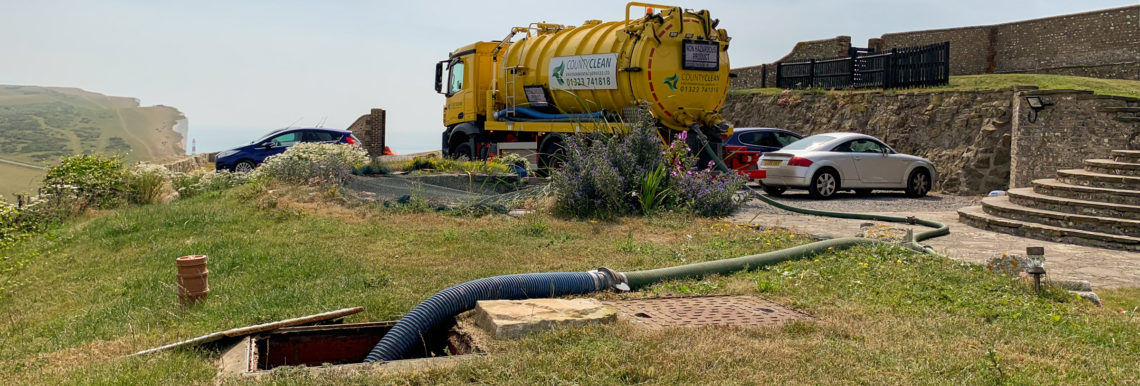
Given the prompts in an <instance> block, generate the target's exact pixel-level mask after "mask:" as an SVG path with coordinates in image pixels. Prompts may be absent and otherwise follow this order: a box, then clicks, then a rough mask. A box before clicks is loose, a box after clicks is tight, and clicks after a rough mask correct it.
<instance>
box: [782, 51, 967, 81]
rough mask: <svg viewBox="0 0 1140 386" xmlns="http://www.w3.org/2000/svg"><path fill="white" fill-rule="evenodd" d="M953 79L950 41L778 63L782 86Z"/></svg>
mask: <svg viewBox="0 0 1140 386" xmlns="http://www.w3.org/2000/svg"><path fill="white" fill-rule="evenodd" d="M949 81H950V42H943V43H937V44H931V45H928V46H922V47H907V48H895V49H891V50H890V51H888V52H878V53H876V52H873V51H870V50H866V49H852V50H850V56H848V57H845V58H833V59H811V60H808V61H801V62H790V63H777V66H776V87H779V88H801V89H802V88H822V89H843V88H906V87H925V86H939V85H944V84H947V83H949Z"/></svg>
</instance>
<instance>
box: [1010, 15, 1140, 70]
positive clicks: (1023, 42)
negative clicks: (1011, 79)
mask: <svg viewBox="0 0 1140 386" xmlns="http://www.w3.org/2000/svg"><path fill="white" fill-rule="evenodd" d="M1138 23H1140V5H1136V6H1131V7H1123V8H1115V9H1108V10H1103V11H1095V12H1086V13H1078V14H1072V15H1062V16H1056V17H1050V18H1044V19H1035V20H1028V21H1022V22H1016V23H1006V24H998V25H995V26H993V28H994V39H993V50H994V62H995V66H996V68H995V72H1037V71H1041V70H1047V69H1053V68H1061V67H1077V66H1102V65H1108V64H1127V63H1131V64H1132V65H1134V66H1140V25H1138ZM1132 79H1140V78H1132Z"/></svg>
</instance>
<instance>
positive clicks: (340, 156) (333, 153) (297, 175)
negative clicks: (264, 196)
mask: <svg viewBox="0 0 1140 386" xmlns="http://www.w3.org/2000/svg"><path fill="white" fill-rule="evenodd" d="M366 163H368V153H367V152H365V151H364V149H361V148H359V147H356V146H349V145H342V144H334V143H310V142H302V143H298V144H296V145H293V146H291V147H289V150H286V151H285V152H284V153H281V154H278V155H275V156H272V157H269V158H267V159H266V160H265V162H264V163H262V164H261V166H260V167H258V168H257V169H256V170H254V176H255V177H258V176H264V177H268V178H272V179H276V180H278V181H281V182H286V183H295V184H309V185H324V184H341V183H344V182H345V181H346V180H348V179H349V178H351V176H352V171H353V170H355V169H356V168H358V167H361V166H364V164H366Z"/></svg>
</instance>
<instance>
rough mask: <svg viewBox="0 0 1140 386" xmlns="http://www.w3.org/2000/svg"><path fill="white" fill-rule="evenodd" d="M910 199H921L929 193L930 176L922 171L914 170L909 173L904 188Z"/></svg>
mask: <svg viewBox="0 0 1140 386" xmlns="http://www.w3.org/2000/svg"><path fill="white" fill-rule="evenodd" d="M906 190H907V193H909V194H910V196H911V197H923V196H925V195H926V193H929V192H930V175H929V174H927V173H926V171H924V170H915V171H913V172H911V173H910V178H909V179H908V182H907V186H906Z"/></svg>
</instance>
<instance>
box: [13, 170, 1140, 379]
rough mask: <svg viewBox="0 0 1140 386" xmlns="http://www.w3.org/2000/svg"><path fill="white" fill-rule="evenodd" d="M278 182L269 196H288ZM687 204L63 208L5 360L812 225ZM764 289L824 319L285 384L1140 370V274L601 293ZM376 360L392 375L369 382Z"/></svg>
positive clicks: (116, 366) (496, 351)
mask: <svg viewBox="0 0 1140 386" xmlns="http://www.w3.org/2000/svg"><path fill="white" fill-rule="evenodd" d="M270 192H272V193H270ZM808 241H809V240H805V238H804V237H802V236H798V235H794V234H789V233H785V232H781V231H770V230H769V231H757V230H754V229H751V228H746V227H740V226H733V225H730V224H726V223H724V222H723V221H720V220H715V219H696V218H691V217H687V216H682V215H670V214H666V215H659V216H655V217H649V218H634V219H621V220H619V221H617V222H593V221H578V220H563V219H557V218H552V217H549V216H547V215H541V214H540V215H531V216H527V217H523V218H519V219H516V218H511V217H507V216H491V217H483V218H467V217H451V216H446V215H441V214H436V213H401V212H398V211H394V210H390V209H383V208H380V207H373V206H359V205H355V204H351V203H345V202H344V201H343V199H340V198H339V197H338V196H337V195H336V194H330V193H328V192H322V191H310V190H300V189H289V188H286V189H275V190H272V191H264V190H261V189H258V188H256V187H254V186H249V185H247V186H243V187H239V188H236V189H232V190H229V191H225V192H221V193H217V192H215V193H210V194H206V195H203V196H199V197H195V198H192V199H188V200H182V201H176V202H174V203H172V204H169V205H152V206H144V207H132V208H127V209H122V210H119V211H116V212H105V213H99V214H96V215H93V216H90V217H86V218H82V219H77V220H75V221H73V222H70V223H67V224H64V225H63V226H61V227H58V228H56V229H54V230H52V231H50V232H47V233H45V234H42V235H38V236H36V237H34V238H32V239H28V240H25V241H22V242H20V243H18V244H16V245H15V246H14V247H12V248H11V249H9V250H7V251H2V252H0V256H2V257H3V259H2V260H0V315H2V316H0V341H3V342H4V344H3V345H0V379H5V380H7V381H9V383H20V384H23V383H51V384H55V383H163V384H187V383H213V382H214V381H215V379H214V376H215V373H216V371H217V370H216V362H215V361H216V360H217V359H218V357H219V354H218V353H216V352H208V351H197V350H186V351H177V352H169V353H161V354H156V355H152V356H149V357H145V358H121V356H122V355H124V354H129V353H132V352H135V351H138V350H141V349H145V348H150V347H153V346H158V345H161V344H166V343H171V342H174V341H178V340H182V339H186V338H190V337H194V336H197V335H202V334H205V333H208V332H213V331H218V330H224V329H229V328H233V327H240V326H245V325H250V324H255V323H261V322H266V321H272V320H278V319H284V318H289V317H295V316H300V315H305V314H312V313H317V312H323V311H330V310H334V309H339V308H345V307H351V306H364V307H365V309H366V311H365V312H364V313H362V314H358V315H355V316H352V317H350V318H349V322H364V321H382V320H394V319H397V318H399V317H400V316H401V315H402V314H403V313H405V312H407V311H408V310H410V309H411V307H413V306H414V305H415V304H417V303H418V302H419V301H421V300H423V299H425V298H427V297H428V296H430V295H431V294H433V293H435V292H436V291H438V290H440V289H443V288H445V287H448V286H450V285H453V284H456V283H460V282H463V281H467V280H472V279H477V278H481V277H486V276H491V275H499V274H508V273H524V272H548V271H584V270H589V269H592V268H595V267H598V266H603V265H604V266H607V267H611V268H614V269H617V270H619V271H630V270H638V269H646V268H656V267H664V266H673V265H679V264H686V263H693V262H699V261H706V260H712V259H722V258H728V257H735V256H739V255H744V254H751V253H757V252H762V251H769V250H775V249H781V248H786V247H789V246H793V245H797V244H801V243H805V242H808ZM187 254H207V255H209V256H210V262H209V269H210V288H211V293H210V298H209V300H208V301H207V302H205V303H204V304H201V305H198V306H195V307H192V308H190V309H188V310H182V309H180V307H179V306H178V304H177V300H176V296H175V284H174V281H175V280H174V277H175V271H174V262H173V259H174V258H175V257H177V256H181V255H187ZM697 294H754V295H759V296H763V297H765V298H768V299H771V300H774V301H777V302H779V303H782V304H784V305H787V306H791V307H795V308H798V309H801V310H803V311H806V312H808V313H810V314H812V315H814V316H815V317H816V318H817V319H816V320H814V321H809V322H798V323H793V324H789V325H786V326H784V327H780V328H770V329H730V328H710V329H673V330H666V331H645V330H641V329H637V328H634V327H632V326H629V325H624V324H620V323H619V324H614V325H608V326H599V327H591V328H580V329H562V330H556V331H550V332H545V333H539V334H535V335H531V336H529V337H527V338H524V339H521V340H517V341H503V342H491V343H490V344H488V345H487V347H485V349H487V351H488V352H489V353H490V354H491V355H489V356H488V357H486V358H483V359H480V360H475V361H471V362H466V363H465V364H462V365H460V366H458V367H455V368H451V369H436V370H428V371H426V372H419V373H405V374H396V375H385V376H378V375H368V374H356V375H345V376H343V377H346V378H342V377H320V378H317V377H312V376H309V375H306V373H305V372H299V371H288V372H283V374H282V375H280V376H279V377H275V378H271V379H269V381H273V382H276V383H333V384H341V383H346V382H350V381H360V382H362V383H375V382H390V383H405V382H406V383H425V384H435V383H471V382H475V383H511V384H538V383H580V384H606V383H641V382H647V383H684V384H723V383H741V382H744V383H774V382H796V383H800V382H812V383H834V382H859V383H954V384H958V383H999V382H1005V381H1009V382H1018V383H1029V382H1034V383H1036V382H1042V381H1043V382H1048V383H1080V384H1089V383H1113V382H1120V383H1128V382H1138V381H1140V369H1138V367H1137V366H1136V363H1138V362H1140V318H1135V317H1134V312H1135V311H1134V309H1135V308H1136V307H1137V306H1140V290H1138V289H1119V290H1112V291H1105V292H1101V293H1100V294H1101V296H1102V297H1104V298H1105V300H1106V305H1105V307H1104V308H1102V309H1098V308H1096V307H1093V306H1091V305H1090V304H1088V303H1086V302H1083V301H1079V300H1074V299H1073V298H1072V297H1070V296H1068V295H1067V293H1065V292H1063V291H1055V290H1054V291H1050V292H1049V294H1048V296H1042V297H1039V296H1036V295H1034V294H1033V293H1032V292H1031V291H1030V290H1028V289H1027V288H1026V287H1025V286H1023V285H1021V284H1020V283H1019V282H1015V281H1012V280H1010V279H1009V278H1007V277H1003V276H999V275H996V274H991V273H988V272H985V271H984V270H981V269H980V268H978V267H977V266H972V265H968V264H963V263H959V262H956V261H952V260H949V259H944V258H939V257H933V256H929V255H920V254H916V253H913V252H910V251H907V250H903V249H899V248H893V247H861V248H857V249H851V250H845V251H835V252H831V253H828V254H825V255H822V256H819V257H818V258H815V259H812V260H804V261H794V262H786V263H783V264H780V265H776V266H772V267H768V268H765V269H762V270H759V271H755V272H749V273H739V274H734V275H728V276H717V277H707V278H704V279H702V280H686V281H676V282H668V283H660V284H657V285H655V286H653V287H651V288H649V289H647V290H644V291H641V292H636V293H628V294H623V295H613V294H598V295H595V296H599V297H614V296H626V297H641V296H663V295H697ZM372 377H380V378H379V379H373V378H372Z"/></svg>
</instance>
